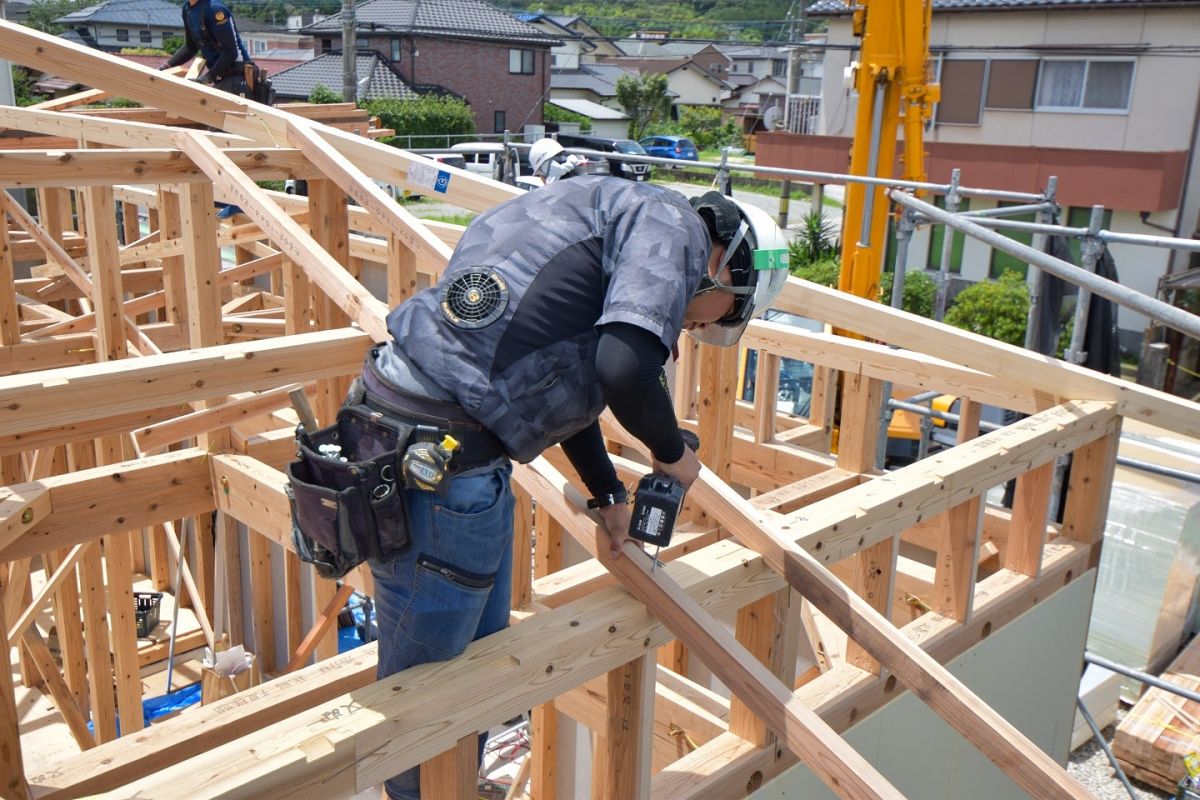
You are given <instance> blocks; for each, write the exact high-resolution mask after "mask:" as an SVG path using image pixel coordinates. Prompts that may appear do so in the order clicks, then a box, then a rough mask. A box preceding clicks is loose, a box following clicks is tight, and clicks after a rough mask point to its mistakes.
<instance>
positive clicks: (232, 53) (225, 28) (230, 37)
mask: <svg viewBox="0 0 1200 800" xmlns="http://www.w3.org/2000/svg"><path fill="white" fill-rule="evenodd" d="M212 31H213V36H215V37H216V39H217V47H219V48H220V49H221V55H219V56H217V63H215V64H209V65H208V74H209V75H211V76H212V77H213V78H216V79H217V80H220V79H222V78H224V77H225V76H227V75H228V74H229V68H230V67H232V66H233V65H234V63H235V62H236V61H237V60H238V56H239V55H241V53H239V52H238V46H237V35H236V34H235V33H234V27H233V14H232V13H230V14H229V15H228V16H227V17H226V18H225V21H224V22H222V23H218V24H216V25H213V26H212Z"/></svg>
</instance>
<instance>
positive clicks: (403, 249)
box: [387, 233, 417, 308]
mask: <svg viewBox="0 0 1200 800" xmlns="http://www.w3.org/2000/svg"><path fill="white" fill-rule="evenodd" d="M416 291H417V254H416V253H415V252H413V250H412V249H411V248H409V247H408V246H407V245H405V244H404V242H403V241H401V239H400V237H398V236H397V235H396V234H394V233H393V234H389V235H388V249H387V303H388V305H389V306H391V307H392V308H395V307H396V306H398V305H400V304H401V303H403V302H404V301H405V300H407V299H408V298H410V297H412V296H413V294H415V293H416Z"/></svg>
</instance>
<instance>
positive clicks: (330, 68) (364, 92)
mask: <svg viewBox="0 0 1200 800" xmlns="http://www.w3.org/2000/svg"><path fill="white" fill-rule="evenodd" d="M354 66H355V75H356V78H357V85H356V88H355V95H356V96H357V97H358V99H359V100H379V99H385V98H390V99H395V100H407V99H409V98H413V97H417V95H418V93H417V91H416V90H414V89H413V87H412V86H410V85H409V84H408V83H407V82H406V81H405V80H404V78H403V76H401V75H400V71H399V70H398V69H396V66H395V64H393V63H392V61H391V60H390V59H387V58H384V57H383V56H381V55H379V54H378V53H376V52H374V51H371V50H366V51H361V52H359V53H356V54H355V65H354ZM271 85H272V86H273V87H274V88H275V95H276V97H278V98H279V100H280V102H283V101H286V100H307V99H308V97H309V95H311V94H312V91H313V89H315V88H317V87H318V86H324V87H325V88H326V89H330V90H332V91H334V92H336V93H337V94H341V93H342V54H341V53H328V54H326V55H323V56H317V57H316V58H314V59H312V60H311V61H302V62H300V63H299V64H296V65H295V66H292V67H290V68H288V69H285V70H283V71H282V72H278V73H276V74H274V75H272V76H271Z"/></svg>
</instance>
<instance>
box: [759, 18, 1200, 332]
mask: <svg viewBox="0 0 1200 800" xmlns="http://www.w3.org/2000/svg"><path fill="white" fill-rule="evenodd" d="M808 13H809V16H810V17H823V18H825V19H827V20H828V34H827V35H828V42H829V45H830V47H829V49H827V50H826V53H825V59H824V62H825V63H824V75H825V80H824V84H823V90H822V98H821V111H820V124H819V127H818V132H817V135H812V136H805V135H797V134H790V133H773V134H767V135H765V136H763V137H760V142H759V154H758V160H759V163H764V164H769V165H771V166H783V167H799V168H805V169H816V170H829V171H836V172H842V171H845V169H846V168H847V166H848V156H847V154H848V152H849V137H851V136H852V135H853V132H854V123H855V106H856V97H855V94H854V93H853V91H852V90H848V89H847V88H846V87H845V86H844V84H843V80H842V75H843V71H844V69H845V68H846V67H848V66H849V65H850V63H851V60H852V59H853V58H854V57H855V51H854V49H853V46H854V45H855V44H856V39H855V38H854V37H853V35H852V33H851V13H850V8H849V7H848V6H846V5H845V4H844V3H842V2H841V1H840V0H820V2H817V3H816V4H815V5H812V6H810V7H809V10H808ZM1197 31H1200V0H1139V2H1136V3H1133V2H1127V0H971V2H963V0H934V5H933V24H932V29H931V48H932V51H933V52H934V54H935V55H936V59H937V73H938V79H939V81H940V83H941V102H940V104H939V105H938V106H937V108H936V113H935V116H934V119H933V122H932V125H931V126H930V127H929V129H928V130H927V132H926V142H927V146H926V150H927V151H928V154H929V157H928V159H927V169H928V174H929V177H930V179H931V180H934V181H938V182H946V181H948V180H949V178H950V171H951V169H953V168H955V167H958V168H961V169H962V180H963V182H964V184H966V185H969V186H979V187H993V188H1003V189H1012V190H1018V191H1040V190H1042V189H1044V188H1045V187H1046V185H1047V179H1048V178H1049V177H1050V176H1052V175H1054V176H1057V177H1058V179H1059V180H1058V195H1057V197H1058V201H1059V203H1060V204H1061V205H1062V207H1063V212H1064V213H1063V217H1062V221H1063V222H1065V223H1066V224H1069V225H1072V226H1079V227H1086V225H1087V222H1088V219H1089V217H1090V215H1091V208H1092V206H1093V205H1094V204H1099V205H1102V206H1104V208H1105V211H1104V226H1105V227H1106V228H1108V229H1110V230H1116V231H1123V232H1129V233H1140V234H1168V235H1176V236H1180V235H1181V236H1185V237H1189V236H1193V235H1200V233H1195V232H1196V231H1197V229H1200V158H1197V155H1198V154H1197V152H1196V151H1197V141H1198V140H1200V131H1198V126H1197V123H1198V119H1200V115H1198V113H1197V112H1198V110H1200V60H1198V59H1196V58H1195V57H1194V53H1193V52H1192V51H1193V50H1194V49H1195V44H1196V32H1197ZM991 205H995V204H994V203H984V202H979V201H978V200H972V201H971V206H970V207H971V209H973V210H974V209H982V208H986V207H988V206H991ZM1011 235H1012V236H1013V238H1014V239H1022V240H1024V241H1028V239H1029V237H1028V236H1025V235H1023V234H1011ZM955 238H957V237H955ZM941 241H942V231H941V229H940V228H939V229H937V230H936V231H935V232H933V233H932V234H931V233H930V231H929V230H928V229H926V230H924V231H922V232H920V233H919V235H918V236H916V237H915V238H914V240H913V242H912V244H911V245H910V248H909V259H910V260H909V263H908V264H907V265H906V266H907V268H908V269H921V268H925V267H931V268H932V267H936V265H937V264H938V263H939V258H940V253H941ZM1110 251H1111V252H1112V254H1113V257H1114V259H1115V261H1116V264H1117V269H1118V272H1119V274H1120V279H1121V282H1122V283H1123V284H1125V285H1126V286H1129V287H1132V288H1134V289H1137V290H1138V291H1141V292H1143V293H1147V294H1154V292H1155V290H1156V286H1157V284H1158V281H1159V279H1160V278H1161V277H1163V275H1164V274H1166V273H1167V272H1168V271H1169V270H1171V269H1172V268H1173V269H1174V270H1176V271H1179V270H1182V269H1183V268H1185V265H1186V254H1174V255H1173V254H1172V252H1171V251H1169V250H1165V249H1161V250H1160V249H1156V248H1145V247H1132V246H1126V245H1120V244H1113V245H1111V246H1110ZM951 267H952V269H953V270H954V271H955V272H957V273H959V274H960V276H961V277H962V278H963V279H966V280H970V281H978V280H983V279H986V278H988V277H989V276H990V277H996V276H998V275H999V274H1001V273H1002V272H1004V271H1006V270H1008V269H1014V268H1016V269H1020V268H1022V265H1020V264H1019V263H1018V262H1017V260H1016V259H1013V258H1010V257H1009V256H1007V255H1006V254H1003V253H1000V252H998V251H994V250H992V249H990V248H987V247H984V246H982V245H980V244H979V243H977V242H975V241H974V240H968V241H967V243H966V244H965V245H962V246H960V245H955V246H954V247H953V248H952V261H951ZM1145 323H1146V320H1145V318H1144V317H1142V316H1141V315H1138V314H1135V313H1133V312H1130V311H1127V310H1125V309H1122V311H1121V313H1120V319H1119V326H1120V328H1121V334H1122V342H1123V345H1124V346H1125V347H1127V348H1131V349H1134V350H1136V349H1137V347H1138V345H1139V343H1140V332H1141V330H1142V328H1143V327H1144V326H1145Z"/></svg>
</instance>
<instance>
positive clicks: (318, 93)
mask: <svg viewBox="0 0 1200 800" xmlns="http://www.w3.org/2000/svg"><path fill="white" fill-rule="evenodd" d="M308 102H310V103H340V102H342V93H341V92H335V91H334V90H333V89H330V88H329V87H328V86H326V85H325V84H323V83H318V84H317V85H316V86H314V87H313V88H312V91H311V92H309V93H308Z"/></svg>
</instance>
